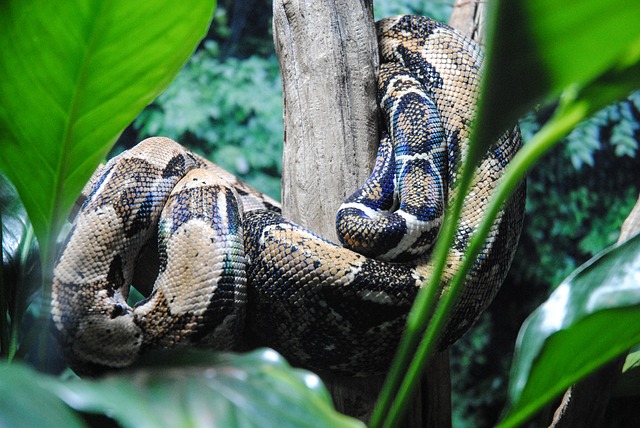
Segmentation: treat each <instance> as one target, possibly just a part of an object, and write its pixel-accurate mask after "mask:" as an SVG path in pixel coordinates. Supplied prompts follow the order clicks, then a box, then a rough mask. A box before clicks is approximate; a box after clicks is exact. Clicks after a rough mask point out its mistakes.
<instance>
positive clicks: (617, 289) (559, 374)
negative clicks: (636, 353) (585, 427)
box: [502, 235, 640, 426]
mask: <svg viewBox="0 0 640 428" xmlns="http://www.w3.org/2000/svg"><path fill="white" fill-rule="evenodd" d="M639 343H640V235H636V236H635V237H634V238H631V239H630V240H628V241H626V242H625V243H623V244H620V245H619V246H617V247H614V248H612V249H609V250H607V251H605V252H603V253H602V254H600V255H598V256H596V257H594V258H593V259H591V260H590V261H589V262H587V263H586V264H584V265H583V266H581V267H580V268H579V269H577V270H576V271H575V272H574V273H573V274H572V275H571V276H569V277H568V278H567V279H566V280H565V281H563V282H562V283H561V284H560V285H559V286H558V288H557V289H556V290H555V291H554V292H553V294H552V295H551V297H550V298H549V299H548V300H547V301H546V302H545V303H544V304H542V305H541V306H540V307H538V309H536V311H534V312H533V313H532V314H531V315H530V316H529V318H528V319H527V320H526V321H525V323H524V324H523V326H522V328H521V329H520V334H519V335H518V340H517V343H516V351H515V356H514V362H513V367H512V370H511V381H510V385H509V404H510V408H509V411H508V413H507V417H506V418H505V419H504V420H503V422H502V426H517V425H518V424H520V423H522V422H523V421H524V420H526V419H527V418H529V417H531V416H532V415H533V414H534V413H535V412H536V411H537V410H539V409H540V408H541V407H542V406H544V405H545V404H546V403H548V402H549V401H550V400H551V399H553V398H554V397H556V396H557V395H558V394H560V393H562V392H564V390H565V389H566V388H568V387H569V386H570V385H572V384H573V383H575V382H576V381H577V380H579V379H580V378H581V377H583V376H585V375H586V374H588V373H590V372H592V371H594V370H595V369H597V368H598V367H600V366H601V365H603V364H604V363H606V362H607V361H609V360H611V359H612V358H614V357H616V356H618V355H620V354H621V353H623V352H625V351H627V350H629V349H630V348H631V347H633V346H635V345H637V344H639Z"/></svg>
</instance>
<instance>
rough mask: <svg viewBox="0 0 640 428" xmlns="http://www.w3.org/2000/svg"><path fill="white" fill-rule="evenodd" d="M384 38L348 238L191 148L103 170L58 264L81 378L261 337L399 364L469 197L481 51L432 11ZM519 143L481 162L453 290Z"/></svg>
mask: <svg viewBox="0 0 640 428" xmlns="http://www.w3.org/2000/svg"><path fill="white" fill-rule="evenodd" d="M377 28H378V37H379V45H380V50H381V52H380V54H381V63H382V64H381V68H380V76H379V100H380V107H381V111H382V112H383V114H384V123H385V132H384V134H383V136H382V140H381V143H380V150H379V154H378V159H377V161H376V166H375V168H374V172H373V173H372V175H371V177H370V179H369V180H368V181H367V182H366V183H365V184H364V185H363V186H362V188H361V189H359V190H357V191H356V192H355V193H354V194H353V195H352V196H351V197H350V198H349V199H348V200H347V201H345V203H344V204H343V206H342V207H341V209H340V210H339V211H338V217H337V229H338V234H339V236H340V239H341V241H342V243H343V245H344V246H339V245H336V244H333V243H330V242H327V241H326V240H323V239H322V238H320V237H318V236H316V235H314V234H313V233H312V232H310V231H308V230H306V229H304V228H302V227H300V226H297V225H295V224H293V223H291V222H289V221H287V220H285V219H283V218H282V217H281V216H280V214H279V212H280V209H279V206H278V204H277V202H275V201H273V200H271V199H269V198H268V197H266V196H264V195H261V194H259V193H258V192H256V191H255V190H253V189H251V188H250V187H248V186H247V185H245V184H243V183H242V182H239V181H237V180H236V179H235V177H233V176H232V175H231V174H229V173H227V172H226V171H224V170H222V169H220V168H219V167H217V166H215V165H213V164H212V163H210V162H208V161H207V160H205V159H203V158H201V157H199V156H197V155H195V154H193V153H191V152H189V151H187V150H186V149H184V148H183V147H182V146H180V145H179V144H177V143H175V142H173V141H171V140H169V139H166V138H151V139H148V140H145V141H143V142H142V143H140V144H139V145H138V146H136V147H134V148H133V149H131V150H129V151H127V152H124V153H123V154H121V155H119V156H117V157H115V158H114V159H112V160H111V161H110V162H109V163H107V165H106V166H104V167H103V168H101V169H100V170H98V171H97V172H96V173H95V174H94V176H93V177H92V179H91V181H90V182H89V184H88V185H87V187H86V188H85V193H86V200H85V202H84V204H83V206H82V208H81V210H80V212H79V213H78V215H77V216H76V218H75V219H74V222H73V225H72V228H71V231H70V233H69V235H68V237H67V240H66V242H65V245H64V247H63V249H62V251H61V254H60V257H59V259H58V262H57V265H56V268H55V271H54V281H53V288H52V318H53V321H54V325H55V329H56V334H57V338H58V342H59V344H60V347H61V349H62V351H63V352H64V354H65V356H66V358H67V359H68V361H69V364H70V365H71V367H72V368H74V369H75V370H77V371H78V372H80V373H83V372H94V371H97V370H101V369H104V368H108V367H124V366H127V365H129V364H131V363H133V362H134V361H135V360H136V359H137V358H138V357H139V356H140V355H141V354H143V353H145V352H147V351H149V350H153V349H157V348H172V347H181V346H183V347H206V348H212V349H228V348H230V347H232V346H233V345H234V343H236V341H237V340H238V338H239V337H240V336H241V335H242V334H243V332H248V333H249V334H251V335H252V336H255V338H257V339H256V340H258V341H259V342H260V343H262V344H264V345H267V346H271V347H273V348H275V349H276V350H278V351H279V352H281V353H282V354H283V355H285V356H286V357H287V358H288V359H290V360H291V361H292V362H293V363H295V364H299V365H303V366H305V367H309V368H312V369H317V370H322V371H333V372H339V373H346V374H357V375H363V374H371V373H375V372H380V371H383V370H385V368H386V367H387V366H388V364H389V362H390V359H391V357H392V356H393V353H394V352H393V351H394V349H395V347H396V346H397V343H398V340H399V338H400V336H401V334H402V331H403V329H404V325H405V321H406V317H407V314H408V312H409V309H410V307H411V304H412V302H413V300H414V298H415V296H416V294H417V292H418V289H419V287H420V286H421V285H422V283H423V281H424V280H425V279H426V278H428V277H429V275H430V272H431V271H432V266H431V262H430V248H431V245H432V244H433V242H434V240H435V239H436V237H437V234H438V231H439V230H440V227H441V225H442V222H443V210H444V207H445V206H446V204H447V203H449V202H450V201H451V200H452V199H453V198H454V197H455V196H456V192H455V189H456V182H457V180H458V177H459V173H458V165H459V164H460V161H461V158H463V157H464V154H465V152H466V149H467V145H468V138H469V132H470V129H469V127H470V124H471V122H472V120H473V118H474V114H475V104H476V100H477V96H478V85H479V79H480V74H479V73H480V69H481V67H482V53H481V51H480V50H479V48H478V47H477V46H476V44H475V43H474V42H473V41H471V40H470V39H468V38H466V37H464V36H461V35H459V34H458V33H456V32H455V31H454V30H452V29H451V28H449V27H447V26H446V25H444V24H440V23H438V22H436V21H432V20H430V19H427V18H423V17H415V16H399V17H393V18H388V19H385V20H383V21H380V22H379V23H378V24H377ZM520 144H521V142H520V135H519V132H518V130H517V128H515V129H513V130H510V131H507V132H505V134H504V135H502V137H500V138H499V139H498V141H497V142H496V143H495V145H494V146H493V147H492V148H491V149H490V150H489V152H488V153H487V154H486V155H485V157H484V158H483V160H482V163H481V164H480V165H479V167H478V169H477V172H476V174H475V177H474V182H473V186H472V191H471V192H470V193H469V195H467V196H466V197H465V201H464V208H463V213H462V218H461V220H460V222H459V224H458V228H457V232H456V236H455V242H454V245H453V247H452V249H451V251H450V253H449V258H448V261H447V265H446V269H445V272H444V276H443V278H442V281H441V284H440V286H441V288H442V289H445V287H447V284H448V282H449V280H450V279H451V277H452V276H453V274H454V273H455V271H456V269H457V267H458V266H459V264H460V262H461V260H462V257H463V253H464V250H465V249H466V247H467V244H468V240H469V238H470V236H471V235H472V233H473V232H474V231H475V229H476V228H477V226H478V223H479V221H480V218H481V217H482V215H483V213H484V212H485V210H486V206H487V203H488V199H489V198H490V196H491V194H492V192H493V190H494V189H495V186H496V183H497V182H498V180H499V179H500V177H501V175H502V173H503V171H504V168H505V166H506V165H507V164H508V163H509V161H510V160H511V158H512V157H513V156H514V154H515V153H516V151H517V150H518V148H519V147H520ZM321 197H322V195H318V198H321ZM523 213H524V185H521V186H520V188H519V189H518V190H517V191H516V192H515V194H514V195H513V196H512V197H511V198H510V199H509V200H508V201H507V202H506V203H505V205H504V206H503V208H502V211H501V213H500V215H499V216H498V218H497V219H496V220H495V222H494V224H493V227H492V229H491V233H490V235H489V237H488V239H487V240H486V242H485V244H484V247H483V249H482V251H481V253H480V255H479V256H478V258H477V260H476V261H475V263H474V265H473V268H472V270H471V271H470V273H469V274H468V276H467V279H466V283H465V286H464V290H463V292H462V295H461V298H460V301H459V303H458V304H457V307H456V309H455V311H454V314H453V317H452V319H451V320H450V322H449V325H448V327H447V329H446V333H445V335H444V337H443V338H442V340H441V346H442V347H444V346H446V345H448V344H450V343H452V342H453V341H455V340H456V339H457V338H458V337H460V335H461V334H463V333H464V331H466V330H467V329H468V328H469V326H471V325H472V324H473V323H474V322H475V321H476V320H477V318H478V317H479V316H480V314H481V313H482V312H483V311H484V309H486V307H487V305H488V304H489V302H490V301H491V300H492V299H493V297H494V296H495V293H496V292H497V290H498V288H499V286H500V285H501V283H502V282H503V280H504V277H505V275H506V272H507V270H508V268H509V265H510V263H511V259H512V257H513V253H514V251H515V247H516V245H517V241H518V238H519V234H520V229H521V226H522V218H523ZM156 242H157V262H156V265H157V266H158V269H157V275H156V272H154V273H152V274H146V276H145V273H144V269H145V268H146V267H148V266H147V265H154V264H153V263H151V264H149V263H147V262H146V261H145V260H146V256H143V255H141V254H146V250H145V249H147V248H151V251H150V253H151V254H153V253H154V249H155V248H156V244H155V243H156ZM156 276H157V278H156ZM154 279H155V283H154V284H153V286H152V287H150V288H151V289H150V294H149V296H148V297H147V298H146V299H145V300H144V301H142V302H139V303H137V304H136V305H135V306H133V307H131V306H129V305H128V304H127V303H126V299H127V295H128V292H129V286H130V285H131V284H132V282H133V283H134V285H135V286H136V287H137V288H145V286H144V284H145V283H149V282H153V280H154ZM138 282H139V283H138Z"/></svg>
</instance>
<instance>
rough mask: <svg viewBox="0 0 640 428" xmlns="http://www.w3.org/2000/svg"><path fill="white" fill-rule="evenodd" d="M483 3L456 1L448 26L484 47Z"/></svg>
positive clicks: (466, 0)
mask: <svg viewBox="0 0 640 428" xmlns="http://www.w3.org/2000/svg"><path fill="white" fill-rule="evenodd" d="M485 14H486V7H485V2H484V1H474V0H456V2H455V3H454V5H453V11H452V12H451V17H450V18H449V25H451V26H452V27H453V28H455V29H456V30H458V31H460V32H461V33H463V34H466V35H467V36H469V37H471V38H472V39H473V40H475V41H476V42H478V43H479V44H481V45H484V23H485Z"/></svg>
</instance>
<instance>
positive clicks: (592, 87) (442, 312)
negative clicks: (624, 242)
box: [371, 0, 640, 427]
mask: <svg viewBox="0 0 640 428" xmlns="http://www.w3.org/2000/svg"><path fill="white" fill-rule="evenodd" d="M605 13H608V14H607V18H608V19H602V15H603V14H605ZM639 17H640V6H638V5H636V4H632V3H631V2H629V1H624V0H620V1H619V2H614V3H608V4H606V5H604V4H602V3H601V2H599V1H597V0H591V1H585V2H582V3H581V4H580V7H577V5H573V4H558V3H554V2H551V1H549V0H531V1H496V2H493V3H492V4H491V8H490V13H489V19H488V28H489V30H488V50H487V67H486V70H485V76H486V78H485V80H484V83H483V90H482V94H481V98H480V102H479V107H478V117H477V119H476V123H475V127H474V133H473V135H472V144H471V148H470V150H469V153H468V154H467V158H466V159H465V162H464V165H463V167H462V178H461V182H462V184H460V186H459V189H458V191H459V192H461V193H462V194H464V193H466V191H467V190H468V188H469V184H470V182H471V178H472V174H473V169H474V167H475V166H476V164H477V163H478V161H479V160H480V158H481V157H482V154H483V153H484V152H485V151H486V150H487V149H488V148H489V146H490V144H491V141H493V139H494V138H496V137H497V135H499V133H500V131H501V130H502V129H506V128H507V127H508V126H509V123H510V121H511V122H513V121H515V120H516V119H517V117H518V116H519V115H522V114H524V113H525V112H526V110H527V109H529V108H531V107H532V106H533V105H534V103H537V102H540V101H549V100H550V99H551V98H553V97H557V96H560V95H562V96H561V98H560V104H559V106H558V108H557V109H556V111H555V113H554V115H553V116H552V118H551V119H550V120H549V122H547V124H545V126H544V127H543V128H542V129H541V130H540V131H539V132H538V133H537V134H536V135H535V136H534V137H533V138H532V139H531V141H529V143H528V144H527V145H526V146H524V148H523V149H522V150H521V151H520V153H519V154H518V155H517V156H516V158H514V160H513V161H512V162H511V164H510V165H509V166H508V168H507V171H506V173H505V175H504V177H503V179H502V182H501V184H500V186H499V187H498V191H497V192H496V194H495V195H494V198H493V200H492V202H491V206H490V208H489V210H488V212H487V213H486V215H485V218H484V219H483V222H482V225H481V226H480V228H479V229H478V231H477V232H476V234H475V235H474V237H473V238H472V240H471V243H470V245H469V248H468V249H467V253H466V255H465V256H466V262H465V265H463V266H462V267H461V268H460V271H459V272H458V274H457V275H456V277H454V279H453V280H452V281H451V283H450V285H449V288H448V289H447V290H446V291H445V293H444V295H443V297H441V298H439V297H438V292H439V287H438V283H439V276H440V274H439V272H441V271H442V268H443V266H444V263H445V261H446V257H447V252H448V248H449V247H450V245H451V242H452V240H453V235H454V227H455V225H456V224H457V219H458V218H459V214H460V211H461V208H462V198H459V199H458V200H456V201H454V204H453V206H452V207H449V208H448V217H447V221H446V222H445V224H444V226H443V229H442V231H441V233H440V236H439V237H438V241H437V243H436V246H435V249H434V253H433V256H432V257H434V258H435V260H436V263H435V266H436V267H435V274H434V277H433V278H431V280H430V281H428V282H427V283H426V284H425V285H424V288H423V290H422V291H421V293H420V294H419V295H418V298H417V299H416V303H415V304H414V307H413V308H412V310H411V313H410V315H409V319H408V321H407V331H406V333H405V335H404V337H403V340H402V342H401V344H400V347H399V350H398V353H397V355H396V358H395V360H394V363H393V365H392V367H391V370H390V373H389V375H388V377H387V381H386V382H385V386H384V387H383V391H382V393H381V397H380V400H379V402H378V404H377V406H376V408H375V410H374V414H373V416H372V422H371V425H372V426H374V427H378V426H394V425H396V424H397V423H398V422H399V420H400V419H401V418H402V414H403V412H404V408H405V406H406V403H407V399H408V397H409V396H410V395H411V394H412V392H413V390H414V389H415V386H416V384H417V382H418V381H419V378H420V373H421V372H422V370H423V369H424V366H425V364H426V361H427V360H428V358H429V356H430V355H432V353H433V352H434V349H435V346H436V343H437V341H438V338H439V335H440V331H441V329H442V328H444V324H445V323H446V321H447V319H448V314H449V312H450V311H451V309H452V308H453V306H454V305H455V302H456V299H457V297H458V294H459V291H460V287H461V284H462V283H463V281H464V277H465V276H466V273H467V271H468V269H469V268H470V266H471V263H472V261H473V260H475V258H476V256H477V251H478V250H479V247H480V244H481V243H482V241H483V240H484V239H485V237H486V234H487V233H488V230H489V227H490V225H491V223H492V221H493V219H494V218H495V216H496V214H497V212H498V210H499V207H500V205H501V203H502V202H503V201H504V200H505V199H506V198H507V197H508V196H509V195H510V192H511V191H512V190H513V189H514V188H515V186H516V185H517V183H518V182H519V181H520V180H522V179H523V178H524V176H525V174H526V172H527V171H528V170H529V169H530V168H531V167H532V166H533V165H534V163H535V162H536V161H537V160H538V159H539V158H540V157H541V156H542V155H543V154H545V153H546V152H548V151H549V150H550V149H551V148H552V147H553V146H554V145H555V144H556V143H557V142H558V141H559V140H560V139H561V138H562V137H563V136H564V135H566V134H567V133H569V132H570V131H571V130H572V129H573V128H574V127H575V126H577V124H578V123H579V122H580V121H582V120H584V119H585V118H586V117H588V116H589V115H591V114H593V113H595V112H596V111H598V110H599V109H600V108H602V107H604V106H605V105H607V104H608V103H611V102H613V101H616V100H618V99H620V98H622V97H625V96H628V94H629V93H631V92H632V91H633V90H635V89H637V88H638V86H640V30H638V28H637V26H636V25H635V20H637V19H638V18H639ZM499 35H509V36H508V37H502V38H499V37H498V36H499ZM611 42H615V43H616V44H615V46H611V45H610V43H611ZM599 49H603V50H606V53H604V54H603V55H601V56H599V57H598V58H593V56H592V55H589V52H592V51H594V50H595V51H598V50H599ZM523 76H532V77H527V79H526V80H525V81H523V80H522V79H523ZM620 258H621V259H623V260H624V259H625V258H627V260H626V261H627V262H628V264H629V266H630V269H631V272H632V273H631V275H633V274H634V273H633V272H634V271H633V270H632V268H631V266H633V260H631V259H629V258H628V257H627V256H620ZM578 304H579V302H576V301H571V302H569V303H568V306H569V307H574V306H573V305H578ZM628 304H629V303H626V302H625V301H620V302H619V306H618V307H617V312H615V314H616V315H617V316H619V317H620V318H621V321H623V320H624V319H623V318H624V317H625V316H626V315H627V312H628V311H627V305H628ZM630 304H631V305H633V303H630ZM608 309H609V308H608ZM597 316H598V313H589V317H593V318H597ZM633 316H635V317H636V319H637V317H640V313H638V312H635V313H634V314H633ZM593 318H589V319H593ZM547 333H549V335H548V336H545V338H544V339H543V342H544V340H547V339H548V340H549V341H555V340H556V339H555V337H554V333H555V331H547ZM631 336H632V337H633V338H632V341H631V343H630V342H629V337H628V336H622V335H621V336H617V337H616V336H615V335H613V336H610V337H608V338H609V339H610V340H611V343H610V348H611V349H616V350H618V352H622V349H620V348H621V347H623V348H624V347H626V349H629V348H630V347H631V346H633V345H634V344H635V343H638V342H640V332H639V331H638V330H637V329H634V333H633V334H632V335H631ZM633 340H635V342H633ZM545 343H546V342H545ZM613 344H616V345H621V346H613ZM560 346H562V345H560ZM530 349H532V348H530ZM539 349H540V348H538V349H537V350H539ZM565 349H570V348H569V347H567V348H565ZM536 352H537V351H530V353H526V352H525V353H526V354H527V357H526V358H531V359H535V357H536V356H537V354H536ZM610 357H611V358H612V357H613V355H610ZM565 358H571V355H570V353H569V352H565ZM556 362H557V361H556ZM600 362H601V363H602V362H603V361H600ZM520 367H522V365H520ZM546 367H547V368H550V366H546ZM567 367H568V366H567ZM578 373H580V374H582V375H584V373H583V372H576V371H569V372H568V373H567V374H566V375H565V376H564V377H563V378H562V382H558V384H557V385H556V387H558V388H562V387H564V388H566V387H567V386H569V385H570V384H571V383H566V382H567V379H570V380H573V381H576V380H577V379H578V378H579V375H578ZM518 374H519V373H518V372H514V375H513V377H514V378H518ZM528 380H530V379H528V378H526V375H525V380H524V382H526V381H528ZM533 380H534V381H535V377H533ZM519 382H520V383H521V384H522V382H523V381H522V380H519ZM519 386H521V385H519ZM511 391H512V395H511V396H510V400H511V403H513V404H512V407H511V409H510V413H509V418H510V419H507V421H506V422H505V424H511V423H513V421H514V420H520V421H521V420H523V419H524V418H526V417H528V416H531V413H532V409H537V408H539V405H540V403H539V402H538V403H536V405H537V406H538V407H536V406H534V405H532V404H531V402H530V401H528V400H527V399H524V400H522V399H521V398H522V396H521V395H520V393H521V392H522V389H518V388H512V389H511ZM537 392H539V393H540V392H542V391H540V390H537ZM540 395H543V396H545V397H546V398H547V399H551V397H549V395H548V394H540ZM528 398H530V397H528Z"/></svg>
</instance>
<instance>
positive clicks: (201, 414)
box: [50, 349, 364, 428]
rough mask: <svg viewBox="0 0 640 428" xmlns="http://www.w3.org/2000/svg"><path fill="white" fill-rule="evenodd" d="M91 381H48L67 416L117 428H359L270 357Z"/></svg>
mask: <svg viewBox="0 0 640 428" xmlns="http://www.w3.org/2000/svg"><path fill="white" fill-rule="evenodd" d="M147 361H150V362H151V365H146V364H145V363H144V362H142V365H141V366H138V367H137V368H133V369H130V370H127V371H126V372H121V373H119V374H116V375H113V376H109V377H106V378H103V379H100V380H97V381H86V380H80V379H77V380H70V381H67V382H60V381H53V382H51V384H50V387H51V389H52V390H53V391H54V392H55V393H56V394H57V395H58V396H59V397H60V398H62V399H63V400H64V401H65V402H66V403H67V404H68V405H69V406H71V407H72V408H74V409H76V410H78V411H82V412H90V413H101V414H106V415H109V417H111V418H113V419H115V420H116V421H117V422H119V423H120V424H121V425H122V426H125V427H136V428H144V427H149V428H157V427H171V428H174V427H235V426H240V427H282V428H284V427H292V428H297V427H327V428H329V427H363V426H364V425H363V424H362V423H361V422H359V421H357V420H355V419H351V418H348V417H346V416H344V415H341V414H339V413H337V412H336V411H335V410H333V406H332V403H331V397H330V396H329V394H328V392H327V391H326V389H325V388H324V386H323V385H322V383H321V382H320V379H319V378H318V377H317V376H316V375H314V374H312V373H310V372H307V371H303V370H297V369H292V368H291V367H290V366H289V365H288V364H287V363H286V362H285V361H284V359H283V358H282V357H281V356H280V355H279V354H277V353H276V352H275V351H272V350H270V349H263V350H257V351H254V352H252V353H249V354H246V355H237V354H211V353H206V352H187V353H176V352H172V353H167V354H159V355H158V354H156V355H155V356H153V357H152V358H151V359H150V358H147Z"/></svg>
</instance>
